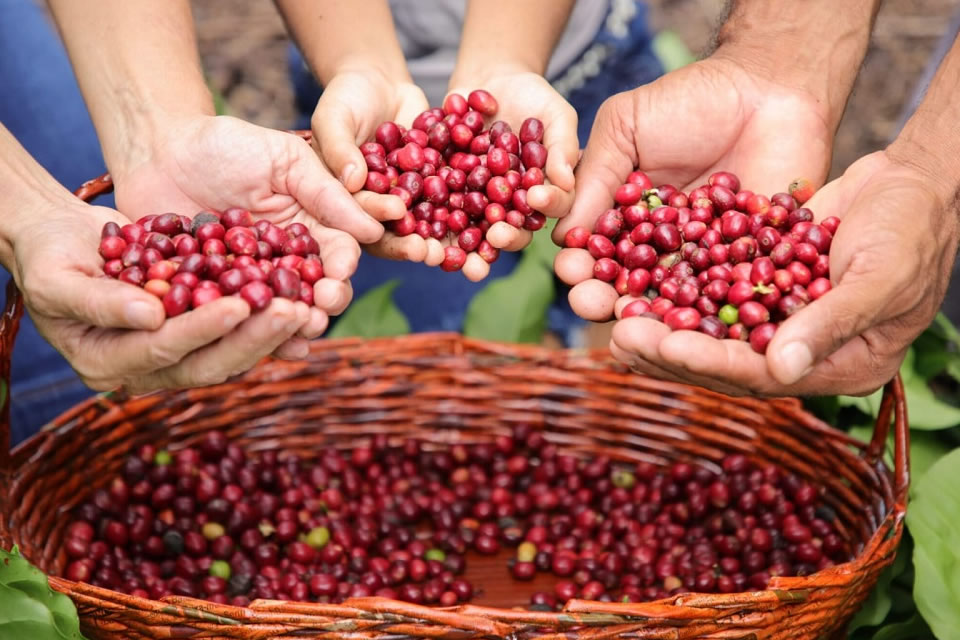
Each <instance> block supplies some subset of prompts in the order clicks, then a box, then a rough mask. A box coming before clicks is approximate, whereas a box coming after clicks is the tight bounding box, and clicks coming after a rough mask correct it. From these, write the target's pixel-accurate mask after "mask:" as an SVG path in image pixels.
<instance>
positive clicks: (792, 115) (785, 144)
mask: <svg viewBox="0 0 960 640" xmlns="http://www.w3.org/2000/svg"><path fill="white" fill-rule="evenodd" d="M832 145H833V129H832V128H831V126H830V125H829V124H828V117H827V115H826V114H825V112H824V111H823V109H822V107H821V106H820V105H819V104H818V103H817V102H816V101H815V100H814V99H813V97H812V96H810V95H809V94H807V93H804V92H802V91H799V90H797V89H793V88H789V87H786V86H782V85H779V84H776V83H774V82H772V81H770V80H768V79H766V78H765V77H764V76H762V75H761V74H753V73H750V72H748V71H747V70H746V69H745V68H744V67H743V66H742V65H740V64H739V63H738V62H736V61H735V60H734V59H732V58H728V57H725V56H722V55H721V54H720V53H716V54H714V55H713V56H712V57H710V58H708V59H706V60H704V61H701V62H698V63H695V64H692V65H690V66H687V67H683V68H681V69H679V70H677V71H674V72H672V73H669V74H667V75H665V76H663V77H662V78H660V79H658V80H656V81H655V82H653V83H651V84H649V85H646V86H643V87H640V88H638V89H634V90H633V91H628V92H625V93H620V94H617V95H615V96H613V97H612V98H610V99H608V100H607V101H606V102H605V103H604V104H603V106H601V108H600V110H599V112H598V113H597V118H596V120H595V122H594V125H593V130H592V131H591V134H590V140H589V141H588V143H587V147H586V149H585V150H584V154H583V159H582V161H581V163H580V166H579V168H578V170H577V197H576V200H575V202H574V204H573V209H572V210H571V212H570V215H568V216H566V217H565V218H564V219H563V220H561V221H560V223H559V224H558V225H557V227H556V229H555V230H554V232H553V238H554V241H555V242H556V243H557V244H561V243H562V242H563V237H564V235H565V234H566V233H567V231H568V230H569V229H572V228H573V227H578V226H582V227H587V228H589V229H592V228H593V223H594V221H595V220H596V219H597V217H598V216H599V215H600V214H601V213H603V212H604V211H605V210H607V209H608V208H610V206H611V205H612V204H613V194H614V192H615V191H616V189H617V187H619V186H620V185H621V184H623V182H624V181H625V180H626V178H627V176H628V175H629V173H630V172H631V171H632V170H634V169H635V168H640V169H642V170H643V171H645V172H646V173H647V174H648V175H649V176H650V179H651V180H652V181H653V183H654V184H655V185H659V184H665V183H669V184H673V185H674V186H676V187H678V188H680V189H683V190H690V189H692V188H695V187H697V186H699V185H701V184H704V183H705V182H706V179H707V178H708V177H709V176H710V174H711V173H713V172H715V171H720V170H723V171H731V172H733V173H735V174H737V175H738V176H739V177H740V180H741V184H742V185H743V186H744V188H746V189H750V190H751V191H756V192H757V193H764V194H766V195H772V194H773V193H776V192H778V191H784V190H786V188H787V185H789V183H790V182H791V181H792V180H794V179H795V178H800V177H805V178H807V179H809V180H811V181H812V182H813V183H814V186H817V187H818V186H820V185H821V184H822V183H823V180H824V178H825V177H826V175H827V171H828V168H829V163H830V153H831V149H832ZM555 267H556V270H557V273H558V275H559V276H560V277H561V279H563V281H564V282H566V283H567V284H570V285H577V284H579V283H580V282H583V281H585V280H589V279H590V278H592V276H593V259H592V258H590V257H589V254H587V252H586V251H585V250H583V249H563V250H561V251H560V253H559V254H558V255H557V258H556V261H555ZM585 289H587V290H586V291H583V290H581V291H579V292H576V293H573V292H571V298H570V299H571V304H572V305H573V308H574V311H576V312H577V313H578V314H580V315H582V316H583V317H585V318H587V319H591V320H599V319H605V318H608V317H610V315H611V314H612V311H613V302H614V301H615V299H616V298H615V297H614V298H612V299H611V298H610V296H609V295H606V294H607V293H608V292H605V291H603V290H601V288H599V287H594V286H593V285H592V284H591V285H590V286H589V287H588V288H585Z"/></svg>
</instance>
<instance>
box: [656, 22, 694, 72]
mask: <svg viewBox="0 0 960 640" xmlns="http://www.w3.org/2000/svg"><path fill="white" fill-rule="evenodd" d="M650 46H651V48H652V49H653V55H655V56H656V57H657V59H658V60H659V61H660V64H661V65H663V70H664V71H666V72H667V73H669V72H671V71H675V70H677V69H679V68H680V67H683V66H686V65H688V64H690V63H691V62H696V60H697V57H696V56H695V55H693V53H692V52H691V51H690V49H689V48H688V47H687V45H686V44H685V43H684V42H683V40H682V39H681V38H680V36H679V35H677V34H676V33H674V32H673V31H661V32H660V33H658V34H657V35H656V36H655V37H654V39H653V42H652V43H650Z"/></svg>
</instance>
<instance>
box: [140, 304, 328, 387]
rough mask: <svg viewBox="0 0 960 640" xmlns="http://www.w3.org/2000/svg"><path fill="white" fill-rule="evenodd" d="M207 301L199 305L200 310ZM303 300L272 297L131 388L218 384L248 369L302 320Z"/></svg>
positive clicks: (270, 351) (297, 327)
mask: <svg viewBox="0 0 960 640" xmlns="http://www.w3.org/2000/svg"><path fill="white" fill-rule="evenodd" d="M207 306H208V305H205V306H203V307H200V309H199V310H203V309H205V308H206V307H207ZM308 316H309V313H308V310H307V306H306V305H305V304H303V303H295V302H291V301H290V300H284V299H281V298H274V299H273V301H272V302H271V303H270V306H269V307H267V308H266V309H265V310H263V311H261V312H260V313H256V314H254V315H252V316H251V317H250V318H249V319H248V320H247V321H246V322H244V323H242V324H241V325H240V326H238V327H237V328H236V329H235V330H234V331H232V332H230V334H228V335H226V336H224V337H223V338H221V339H220V340H219V341H218V342H217V343H215V344H212V345H209V346H206V347H204V348H202V349H198V350H196V351H194V352H193V353H191V354H190V355H188V356H187V357H185V358H184V359H183V360H181V361H180V362H178V363H177V364H175V365H173V366H170V367H167V368H165V369H161V370H160V371H157V372H156V373H155V374H153V375H149V376H144V377H143V378H141V379H140V380H137V381H135V382H134V383H133V384H132V385H131V387H133V388H174V389H179V388H190V387H200V386H207V385H212V384H220V383H221V382H223V381H225V380H226V379H227V378H229V377H231V376H234V375H237V374H239V373H243V372H244V371H248V370H249V369H251V368H252V367H253V366H254V365H256V364H257V363H258V362H259V361H260V360H262V359H263V358H264V357H266V356H267V355H269V354H271V353H273V352H274V351H275V350H276V349H277V348H279V347H280V345H282V344H283V343H284V342H286V341H287V340H289V339H290V338H291V337H292V336H293V335H294V334H295V333H297V331H299V330H300V328H301V327H302V326H303V325H304V324H305V323H306V321H307V319H308Z"/></svg>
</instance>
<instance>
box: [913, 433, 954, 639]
mask: <svg viewBox="0 0 960 640" xmlns="http://www.w3.org/2000/svg"><path fill="white" fill-rule="evenodd" d="M913 496H914V497H913V500H912V501H911V502H910V508H909V509H908V510H907V526H908V527H909V528H910V535H911V536H912V537H913V543H914V549H913V564H914V571H915V572H916V578H915V580H914V587H913V596H914V600H915V601H916V603H917V609H918V610H919V611H920V613H921V615H923V618H924V620H926V621H927V624H929V625H930V628H931V629H932V630H933V632H934V634H935V635H936V636H937V638H939V640H948V639H951V640H952V639H954V638H960V544H958V543H957V539H956V538H957V536H956V532H957V523H958V522H960V448H958V449H954V450H953V451H952V452H950V453H948V454H947V455H945V456H943V457H942V458H940V459H939V460H938V461H937V462H936V463H935V464H934V465H933V466H932V467H931V468H930V469H929V471H927V473H926V474H925V475H924V476H923V477H922V478H920V479H919V480H918V481H917V482H916V483H915V491H914V492H913Z"/></svg>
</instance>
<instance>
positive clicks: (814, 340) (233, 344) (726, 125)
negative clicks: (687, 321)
mask: <svg viewBox="0 0 960 640" xmlns="http://www.w3.org/2000/svg"><path fill="white" fill-rule="evenodd" d="M474 88H483V89H486V90H488V91H490V92H491V93H492V94H493V95H494V96H495V97H497V99H498V101H499V103H500V111H499V113H498V114H497V116H496V118H497V119H501V120H505V121H507V122H508V123H509V124H511V125H512V126H513V127H514V128H515V129H516V128H517V127H519V125H520V122H522V120H523V119H525V118H527V117H537V118H539V119H540V120H541V121H542V122H543V123H544V125H545V133H544V144H545V146H546V147H547V149H548V152H549V157H548V163H547V166H546V171H545V173H546V176H547V179H548V184H546V185H543V186H538V187H534V188H533V189H530V191H529V193H528V201H529V203H530V204H531V206H533V207H534V208H536V209H538V210H540V211H542V212H544V213H545V214H546V215H547V216H551V217H555V218H561V220H560V221H559V223H558V224H557V226H556V228H555V230H554V240H555V241H556V242H558V243H559V242H561V241H562V239H563V236H564V234H565V233H566V231H567V230H569V229H571V228H573V227H575V226H584V227H588V228H592V225H593V222H594V220H595V219H596V218H597V217H598V216H599V215H600V214H601V213H602V212H603V211H605V210H606V209H607V208H609V207H610V206H611V205H612V203H613V193H614V191H615V190H616V188H617V187H618V186H619V185H620V184H621V183H622V182H623V181H624V180H625V179H626V177H627V175H628V174H629V173H630V172H631V171H632V170H633V169H635V168H640V169H642V170H643V171H645V172H646V173H647V174H648V175H649V176H650V177H651V179H652V180H653V181H654V183H655V184H662V183H671V184H674V185H675V186H677V187H678V188H682V189H685V190H686V189H690V188H693V187H695V186H698V185H700V184H703V183H704V182H705V180H706V178H707V176H709V175H710V174H711V173H712V172H714V171H717V170H725V171H732V172H734V173H736V174H737V175H738V176H740V178H741V181H742V183H743V184H744V187H745V188H749V189H751V190H753V191H756V192H759V193H766V194H772V193H775V192H777V191H783V190H785V188H786V186H787V184H788V183H789V182H790V181H791V180H793V179H794V178H797V177H806V178H808V179H810V180H811V181H813V182H814V183H815V184H816V185H818V186H819V185H820V184H822V182H823V180H824V179H825V177H826V174H827V171H828V167H829V161H830V154H831V148H832V137H833V131H832V129H831V127H830V126H829V125H828V123H827V119H826V118H825V117H824V116H823V114H822V113H821V107H820V106H819V105H818V104H817V102H816V101H815V100H813V99H812V98H811V97H810V96H808V95H806V94H805V93H804V92H802V91H799V90H796V89H793V88H790V87H787V86H783V85H779V84H777V83H775V82H772V81H770V80H769V79H766V78H764V77H762V76H759V75H756V74H752V73H750V72H749V71H748V70H747V69H745V68H743V67H742V66H740V65H739V64H738V63H737V62H736V61H733V60H729V59H724V58H723V57H720V56H717V55H715V56H713V57H711V58H708V59H706V60H704V61H701V62H698V63H695V64H693V65H690V66H688V67H684V68H682V69H680V70H677V71H674V72H672V73H669V74H667V75H665V76H664V77H662V78H660V79H659V80H657V81H656V82H653V83H651V84H649V85H646V86H643V87H640V88H637V89H634V90H632V91H628V92H625V93H621V94H617V95H615V96H613V97H611V98H609V99H608V100H607V101H606V103H605V104H604V105H603V107H602V108H601V109H600V111H599V113H598V115H597V118H596V120H595V123H594V126H593V130H592V132H591V136H590V139H589V140H588V141H586V145H585V150H584V151H583V154H582V157H581V154H580V145H579V142H578V140H577V134H576V129H577V126H576V125H577V117H576V113H575V111H574V110H573V108H572V107H571V106H570V105H569V104H568V103H567V102H566V101H565V100H564V99H563V98H562V97H561V96H560V95H559V94H558V93H557V92H556V91H555V90H554V89H553V88H552V87H551V86H550V85H549V83H547V82H546V81H545V80H544V79H543V78H542V77H541V76H539V75H537V74H533V73H528V72H523V71H518V72H506V73H498V74H496V75H492V76H491V77H488V78H478V79H477V83H476V85H475V86H472V87H456V88H454V89H453V91H455V92H457V93H460V94H462V95H466V94H467V93H469V91H470V90H472V89H474ZM428 106H429V105H428V104H427V101H426V98H425V97H424V94H423V92H422V91H421V90H420V89H419V88H417V87H416V86H414V85H412V84H410V83H408V82H396V81H393V80H391V79H389V78H387V77H384V76H381V75H378V74H376V73H369V72H366V73H365V72H360V71H358V72H350V71H347V72H344V73H342V74H340V75H338V76H337V77H336V78H334V79H333V80H332V81H331V82H330V83H329V84H328V86H327V87H325V90H324V94H323V97H322V98H321V100H320V103H319V104H318V106H317V109H316V111H315V113H314V116H313V119H312V129H313V139H312V143H310V144H308V143H306V142H305V141H303V140H302V139H300V138H298V137H296V136H294V135H291V134H289V133H284V132H278V131H272V130H268V129H264V128H260V127H257V126H255V125H252V124H249V123H246V122H243V121H240V120H237V119H234V118H230V117H223V116H218V117H213V116H198V117H178V118H174V119H171V120H170V121H169V122H168V123H167V125H166V126H164V127H163V128H162V131H161V133H160V134H158V136H157V139H156V140H153V141H152V143H151V144H150V145H149V148H150V149H151V152H150V154H149V156H148V159H147V160H146V161H145V162H143V163H141V164H139V165H137V166H135V167H130V168H129V169H128V170H124V171H122V172H121V171H113V178H114V181H115V184H116V202H117V208H118V210H119V211H114V210H112V209H107V208H104V207H92V206H88V205H85V204H83V203H80V202H79V201H76V200H73V201H68V200H65V199H63V198H59V199H58V198H51V199H50V201H49V202H48V205H49V210H48V211H46V212H37V211H32V212H30V215H29V219H30V220H31V221H35V222H30V223H29V225H25V226H26V227H27V228H28V230H29V232H27V233H20V234H18V241H17V242H16V243H15V246H14V251H15V256H16V265H17V273H15V274H14V275H15V278H16V279H17V282H18V284H20V285H21V288H22V289H23V291H24V295H25V300H26V303H27V308H28V310H29V312H30V313H31V315H32V317H33V319H34V321H35V323H36V325H37V327H38V329H39V330H40V332H41V333H42V334H43V335H44V336H45V337H46V338H47V339H48V340H49V341H50V342H51V343H52V344H53V345H54V346H55V347H56V348H57V349H58V350H59V351H61V353H63V354H64V355H65V356H66V358H67V359H68V360H69V361H70V363H71V364H72V366H73V367H74V369H75V370H76V371H77V372H78V373H79V375H80V376H81V378H82V379H83V380H84V382H85V383H86V384H88V385H89V386H90V387H91V388H93V389H97V390H106V389H111V388H115V387H117V386H125V387H126V388H127V389H128V390H130V391H132V392H145V391H149V390H154V389H159V388H182V387H191V386H201V385H207V384H213V383H218V382H221V381H223V380H225V379H226V378H228V377H229V376H231V375H235V374H238V373H240V372H243V371H245V370H247V369H249V368H251V367H252V366H253V365H254V364H256V362H258V361H259V360H260V359H261V358H262V357H264V356H265V355H268V354H271V353H272V354H273V355H274V356H276V357H280V358H288V359H297V358H302V357H304V356H305V355H306V354H307V350H308V342H307V341H308V340H309V339H312V338H315V337H317V336H319V335H321V334H322V333H323V331H324V330H325V328H326V326H327V323H328V319H329V316H330V315H335V314H338V313H340V312H342V311H343V310H344V309H345V308H346V306H347V305H348V304H349V302H350V300H351V298H352V290H351V288H350V282H349V278H350V276H351V275H352V274H353V272H354V270H355V269H356V266H357V261H358V259H359V257H360V253H361V245H362V246H363V247H364V248H365V249H366V250H368V251H369V252H371V253H373V254H375V255H380V256H384V257H389V258H393V259H402V260H413V261H422V262H426V263H427V264H439V262H440V261H441V260H442V258H443V251H442V247H441V245H440V244H439V243H437V241H434V240H424V239H423V238H420V237H419V236H416V235H414V236H407V237H404V238H397V237H395V236H392V235H391V234H389V233H385V232H384V227H383V223H384V222H386V221H389V220H394V219H398V218H400V217H402V216H403V214H404V211H405V209H404V206H403V204H402V202H401V201H400V199H399V198H397V197H396V196H390V195H380V194H375V193H372V192H369V191H365V190H364V189H363V186H364V183H365V180H366V167H365V163H364V161H363V157H362V155H361V154H360V152H359V150H358V148H357V145H358V144H359V143H361V142H364V141H367V140H369V139H371V138H372V137H373V133H374V130H375V128H376V127H377V126H378V125H379V124H380V123H381V122H384V121H388V120H389V121H395V122H399V123H401V124H409V123H410V122H411V121H412V120H413V118H414V117H415V116H416V115H417V114H418V113H420V112H422V111H424V110H425V109H427V108H428ZM311 145H312V146H311ZM929 178H930V176H927V175H925V174H924V173H923V171H922V170H921V169H919V168H917V167H915V166H913V165H911V164H910V163H909V162H907V161H906V160H903V159H901V158H897V157H894V156H893V154H890V153H888V152H878V153H875V154H872V155H870V156H867V157H865V158H863V159H861V160H860V161H858V162H856V163H855V164H854V165H852V166H851V167H850V168H849V169H848V170H847V172H846V173H845V174H844V175H843V176H842V177H841V178H839V179H837V180H835V181H833V182H831V183H830V184H828V185H826V186H824V187H823V188H822V189H821V190H820V191H819V192H818V193H817V194H816V195H815V196H814V198H813V199H812V200H811V201H810V202H808V203H807V205H806V206H808V207H809V208H811V209H812V210H813V211H814V213H815V214H816V216H817V219H823V218H826V217H828V216H837V217H839V218H841V219H842V220H843V224H842V225H841V226H840V228H839V230H838V233H837V235H836V237H835V239H834V241H833V247H832V250H831V257H830V260H831V265H830V266H831V277H832V280H833V284H834V288H833V290H832V291H831V292H829V293H828V294H827V295H825V296H824V297H822V298H820V299H819V300H818V301H817V302H816V303H815V304H812V305H809V306H808V307H806V308H805V309H803V310H801V311H800V312H798V313H797V314H795V315H794V316H792V317H791V318H790V319H789V320H788V321H787V322H785V323H784V324H783V325H782V326H781V327H780V329H779V330H778V331H777V334H776V336H775V337H774V339H773V341H772V342H771V344H770V346H769V348H768V350H767V353H766V355H759V354H756V353H754V352H753V351H752V350H751V349H750V347H749V345H748V344H746V343H742V342H738V341H733V340H724V341H719V340H715V339H713V338H710V337H708V336H706V335H704V334H699V333H696V332H687V331H680V332H673V333H671V332H670V330H669V329H668V328H667V327H666V326H665V325H663V324H660V323H657V322H655V321H652V320H649V319H645V318H630V319H627V320H622V321H619V322H617V323H616V325H615V327H614V329H613V338H612V341H611V349H612V352H613V354H614V356H615V357H616V358H617V359H619V360H620V361H622V362H623V363H625V364H627V365H628V366H630V367H631V368H632V369H634V370H635V371H637V372H639V373H643V374H648V375H651V376H654V377H657V378H662V379H666V380H678V381H683V382H688V383H692V384H696V385H701V386H704V387H708V388H712V389H715V390H718V391H721V392H725V393H730V394H761V395H798V394H819V393H830V394H835V393H867V392H870V391H872V390H874V389H876V388H877V387H879V386H880V385H882V384H883V383H884V382H886V381H887V380H888V379H889V378H890V377H891V376H892V375H893V374H894V373H895V371H896V370H897V368H898V366H899V364H900V362H901V360H902V358H903V356H904V354H905V352H906V349H907V347H908V346H909V344H910V342H912V340H913V339H914V338H915V337H916V336H917V335H918V334H919V333H920V332H921V331H922V330H923V329H924V328H925V327H926V326H927V324H929V322H930V320H931V319H932V318H933V316H934V314H935V313H936V310H937V308H938V306H939V302H940V301H941V300H942V298H943V294H944V291H945V289H946V284H947V282H948V280H949V273H950V268H951V266H952V258H953V255H954V252H955V248H956V247H955V244H956V241H955V235H956V234H955V233H954V230H955V227H956V221H955V219H954V215H953V214H952V212H951V211H949V210H948V207H949V204H950V203H946V202H943V201H942V199H941V198H940V197H939V196H938V195H937V193H936V192H935V191H934V190H933V189H931V188H930V179H929ZM231 206H239V207H244V208H246V209H249V210H250V211H251V212H252V213H253V214H254V216H255V217H256V218H258V219H260V218H262V219H267V220H269V221H271V222H273V223H276V224H289V223H292V222H301V223H303V224H305V225H307V226H308V227H309V228H310V230H311V232H312V233H313V235H314V236H315V237H316V239H317V240H318V242H319V244H320V246H321V259H322V261H323V264H324V271H325V277H324V278H323V279H322V280H320V281H319V282H317V284H316V285H315V306H314V307H313V308H308V307H307V306H306V305H304V304H303V303H300V302H297V303H294V302H290V301H287V300H279V299H274V301H273V302H272V303H271V306H270V307H269V308H268V309H267V310H265V311H264V312H262V313H258V314H251V312H250V309H249V308H248V307H247V305H246V303H245V302H243V301H242V300H241V299H239V298H237V297H224V298H221V299H219V300H216V301H214V302H213V303H210V304H207V305H204V306H203V307H201V308H199V309H197V310H195V311H192V312H190V313H188V314H184V315H181V316H177V317H175V318H171V319H168V320H164V313H163V308H162V305H161V304H160V302H159V301H158V300H157V299H156V298H155V297H153V296H152V295H150V294H148V293H146V292H144V291H142V290H137V289H136V288H133V287H130V286H129V285H127V284H124V283H121V282H118V281H115V280H112V279H109V278H104V277H98V276H99V275H100V274H102V270H101V260H100V258H99V256H98V255H97V251H96V248H97V246H98V240H99V231H100V229H101V228H102V226H103V224H104V223H105V222H107V221H110V220H112V221H115V222H117V223H118V224H125V223H128V222H129V221H131V220H135V219H136V218H138V217H140V216H141V215H145V214H148V213H159V212H163V211H168V210H169V211H176V212H178V213H183V214H186V215H191V216H192V215H195V214H196V213H197V212H199V211H201V210H215V211H219V210H223V209H225V208H228V207H231ZM504 227H506V228H502V229H500V230H499V231H498V232H497V233H495V234H492V237H491V242H492V243H493V238H496V243H495V244H497V245H499V246H500V248H504V249H508V250H514V251H515V250H519V249H521V248H523V246H525V244H526V243H528V242H529V241H530V235H529V232H523V231H520V230H516V229H513V228H512V227H507V225H504ZM491 231H493V229H491ZM438 249H439V250H438ZM585 253H586V252H585V250H580V249H565V250H562V251H561V252H560V254H559V255H558V256H557V263H556V267H557V271H558V272H562V273H564V279H565V280H566V281H567V282H568V283H569V284H574V285H576V284H578V283H580V282H583V281H586V280H589V279H590V278H591V277H592V258H589V256H588V255H587V256H586V257H585V256H584V254H585ZM487 272H488V267H487V266H486V264H485V263H483V262H482V261H476V262H468V263H467V265H465V267H464V273H465V275H466V276H467V277H468V278H470V279H472V280H479V279H482V278H483V277H485V276H486V275H487ZM437 277H443V276H442V274H440V273H439V272H438V276H437ZM604 295H608V294H605V293H597V294H596V295H594V294H592V293H590V292H589V291H588V292H587V295H578V296H576V297H575V298H573V299H572V302H573V303H574V309H575V311H577V312H578V313H580V314H581V315H583V316H585V317H590V316H591V314H592V312H595V310H596V309H597V308H600V307H603V306H608V305H610V301H609V300H607V299H604Z"/></svg>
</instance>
